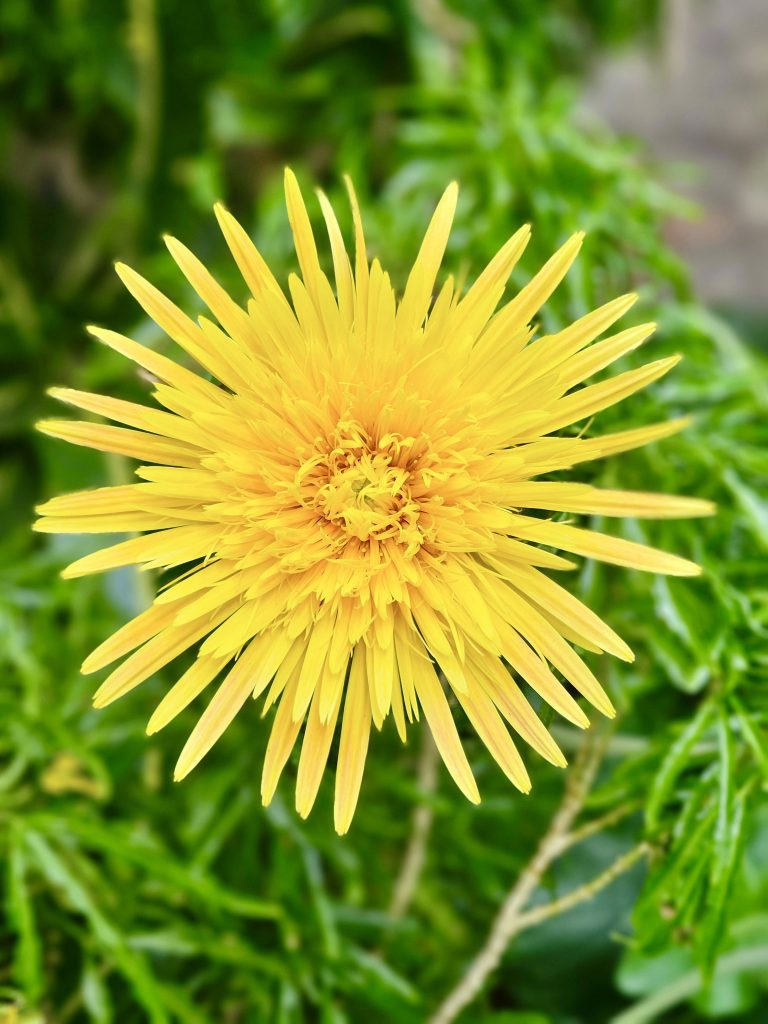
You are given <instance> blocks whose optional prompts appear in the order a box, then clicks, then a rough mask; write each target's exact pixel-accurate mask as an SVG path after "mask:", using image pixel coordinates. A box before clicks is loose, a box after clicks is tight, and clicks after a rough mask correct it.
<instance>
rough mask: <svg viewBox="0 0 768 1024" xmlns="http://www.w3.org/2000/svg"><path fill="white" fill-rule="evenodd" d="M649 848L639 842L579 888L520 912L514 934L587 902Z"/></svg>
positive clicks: (640, 857) (641, 856)
mask: <svg viewBox="0 0 768 1024" xmlns="http://www.w3.org/2000/svg"><path fill="white" fill-rule="evenodd" d="M648 850H649V847H648V844H647V843H638V844H637V846H633V847H632V849H631V850H627V852H626V853H624V854H622V855H621V857H618V858H617V859H616V860H615V861H614V862H613V864H611V865H610V867H607V868H606V869H605V871H602V872H601V873H600V874H599V875H596V876H595V878H593V879H592V880H591V881H590V882H585V883H584V885H580V886H579V887H578V888H577V889H572V890H571V892H569V893H566V894H565V896H561V897H560V898H559V899H557V900H552V902H551V903H544V904H542V906H540V907H533V908H532V909H531V910H527V911H526V912H525V913H524V914H520V916H519V917H518V918H517V922H516V926H515V931H514V935H519V934H520V932H523V931H526V929H528V928H533V927H535V926H536V925H537V924H541V923H542V921H547V920H549V918H550V917H557V916H558V914H564V913H565V912H566V911H568V910H571V909H572V908H573V907H577V906H578V905H579V904H580V903H586V902H587V900H591V899H592V898H593V897H594V896H596V895H597V894H598V893H599V892H600V891H601V890H602V889H605V888H606V887H607V886H609V885H610V884H611V882H613V881H614V879H616V878H618V877H619V875H623V874H624V872H625V871H629V869H630V868H631V867H633V866H634V865H635V864H636V863H637V862H638V861H639V860H641V859H642V858H643V857H645V856H646V854H647V853H648Z"/></svg>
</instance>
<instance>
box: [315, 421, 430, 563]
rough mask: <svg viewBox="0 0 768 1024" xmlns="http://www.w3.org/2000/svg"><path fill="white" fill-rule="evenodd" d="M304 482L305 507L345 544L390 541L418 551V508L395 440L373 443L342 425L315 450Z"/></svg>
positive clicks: (406, 465)
mask: <svg viewBox="0 0 768 1024" xmlns="http://www.w3.org/2000/svg"><path fill="white" fill-rule="evenodd" d="M318 449H319V450H318V453H317V456H316V457H315V458H314V459H313V460H311V468H309V467H308V471H307V473H306V476H305V478H304V486H303V488H302V489H303V491H304V493H305V495H307V497H309V495H308V494H307V490H308V488H309V489H311V498H310V500H309V501H307V502H306V504H311V505H312V506H314V508H315V509H316V510H317V511H318V512H319V513H320V514H321V515H322V517H323V519H324V520H325V521H326V522H328V523H330V524H332V525H333V526H335V527H336V528H337V529H338V530H339V531H340V533H341V537H342V538H343V539H344V540H345V541H346V540H348V539H351V538H355V539H356V540H358V541H362V542H366V541H371V540H376V541H384V540H387V539H393V540H395V541H396V542H398V543H401V544H404V545H405V547H406V548H407V549H408V552H407V553H408V554H414V553H415V552H416V551H417V550H418V548H419V547H420V546H421V543H422V537H421V533H420V530H419V527H418V520H419V516H420V511H421V510H420V507H419V504H418V502H417V501H416V500H415V499H414V498H413V496H412V494H411V471H410V466H409V463H408V452H407V451H406V450H405V449H404V446H403V441H402V439H401V438H400V437H399V436H396V435H389V436H387V437H386V438H382V439H381V440H380V441H379V442H378V443H376V442H374V441H373V440H372V438H371V437H370V435H369V434H368V433H367V431H366V430H365V429H364V428H363V427H362V426H361V425H360V424H358V423H356V422H354V421H352V422H342V423H340V424H339V426H338V427H337V429H336V431H335V432H334V433H333V435H332V436H331V437H329V438H328V439H327V440H326V441H324V442H323V443H322V444H319V445H318Z"/></svg>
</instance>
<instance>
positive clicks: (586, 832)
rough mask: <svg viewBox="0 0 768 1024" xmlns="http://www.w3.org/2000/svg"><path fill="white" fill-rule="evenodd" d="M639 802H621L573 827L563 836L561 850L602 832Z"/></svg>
mask: <svg viewBox="0 0 768 1024" xmlns="http://www.w3.org/2000/svg"><path fill="white" fill-rule="evenodd" d="M640 806H641V805H640V802H639V801H637V800H633V801H632V803H627V804H622V805H621V806H620V807H614V808H613V810H612V811H608V812H607V813H606V814H601V815H600V817H599V818H594V819H593V820H592V821H588V822H586V824H584V825H582V826H581V828H577V829H574V830H573V831H572V832H569V833H568V835H567V836H565V837H564V838H563V850H566V849H568V848H569V847H571V846H575V845H576V843H583V842H584V840H585V839H589V838H590V836H594V835H597V833H598V832H604V831H605V829H607V828H610V826H611V825H615V824H616V822H617V821H621V819H622V818H626V817H627V815H628V814H632V813H633V812H634V811H636V810H638V809H639V807H640Z"/></svg>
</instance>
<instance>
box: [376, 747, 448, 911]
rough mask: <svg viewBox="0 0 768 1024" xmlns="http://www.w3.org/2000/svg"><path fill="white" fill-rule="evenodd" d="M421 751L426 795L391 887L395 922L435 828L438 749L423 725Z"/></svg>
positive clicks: (421, 786) (421, 784)
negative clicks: (433, 801) (433, 825)
mask: <svg viewBox="0 0 768 1024" xmlns="http://www.w3.org/2000/svg"><path fill="white" fill-rule="evenodd" d="M421 733H422V741H421V753H420V754H419V765H418V770H417V782H418V787H419V790H420V792H421V793H422V795H423V797H425V798H426V799H422V800H421V801H420V802H419V803H418V804H417V805H416V807H414V810H413V815H412V817H411V835H410V838H409V840H408V846H407V847H406V850H405V854H404V856H403V863H402V865H401V867H400V873H399V875H398V876H397V880H396V881H395V885H394V887H393V890H392V899H391V901H390V904H389V910H388V911H387V914H388V916H389V918H390V920H391V921H392V922H395V921H399V920H400V918H401V917H402V916H403V915H404V914H405V912H406V910H407V909H408V907H409V906H410V904H411V900H412V899H413V894H414V892H415V890H416V886H417V885H418V882H419V878H420V877H421V872H422V870H423V869H424V862H425V860H426V856H427V844H428V842H429V833H430V831H431V829H432V819H433V816H434V815H433V810H432V801H431V799H430V798H431V797H432V796H433V795H434V793H435V790H436V789H437V769H438V761H439V758H438V753H437V747H436V746H435V741H434V740H433V739H432V733H431V732H430V731H429V729H427V728H426V727H424V728H422V730H421Z"/></svg>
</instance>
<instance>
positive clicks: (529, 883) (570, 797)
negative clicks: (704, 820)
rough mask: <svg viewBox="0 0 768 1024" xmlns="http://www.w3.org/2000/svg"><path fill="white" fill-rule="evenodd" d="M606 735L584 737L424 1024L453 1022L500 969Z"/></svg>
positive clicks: (580, 801)
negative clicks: (460, 972)
mask: <svg viewBox="0 0 768 1024" xmlns="http://www.w3.org/2000/svg"><path fill="white" fill-rule="evenodd" d="M608 735H609V734H608V733H607V732H604V733H602V734H598V733H595V732H589V733H587V735H586V737H585V739H584V743H583V745H582V746H581V748H580V750H579V752H578V754H577V756H576V759H575V760H574V762H573V766H572V768H571V771H570V774H569V775H568V776H567V782H566V786H565V792H564V794H563V799H562V801H561V803H560V806H559V807H558V809H557V810H556V811H555V814H554V816H553V817H552V820H551V821H550V823H549V828H548V829H547V831H546V833H545V834H544V837H543V838H542V840H541V842H540V843H539V846H538V848H537V849H536V852H535V853H534V855H533V857H532V858H531V860H530V861H529V862H528V864H527V865H526V867H525V868H523V871H522V872H521V874H520V875H519V876H518V879H517V881H516V882H515V884H514V885H513V887H512V889H511V890H510V891H509V893H508V895H507V898H506V899H505V900H504V903H503V904H502V905H501V909H500V910H499V912H498V914H497V915H496V919H495V920H494V922H493V924H492V926H491V930H490V932H489V934H488V938H487V939H486V942H485V945H484V946H483V947H482V949H481V950H480V952H479V953H478V954H477V955H476V956H475V958H474V960H472V962H471V963H470V965H469V967H468V969H467V971H466V973H465V974H464V976H463V977H462V978H461V980H460V981H459V983H458V985H456V987H455V988H454V989H453V990H452V991H451V992H450V993H449V994H448V996H447V997H446V999H445V1000H444V1001H443V1003H442V1004H441V1005H440V1006H439V1007H438V1008H437V1010H436V1011H435V1013H434V1014H433V1015H432V1017H430V1019H429V1022H428V1024H451V1021H453V1020H455V1019H456V1017H457V1016H458V1015H459V1014H460V1013H461V1011H462V1010H463V1009H464V1007H465V1006H467V1005H468V1004H469V1003H471V1002H472V1000H473V999H474V998H475V996H476V995H477V993H478V992H479V991H480V989H481V988H482V987H483V985H484V984H485V981H486V979H487V978H488V976H489V975H490V974H492V973H493V971H495V970H496V968H497V967H498V965H499V963H500V961H501V958H502V957H503V955H504V952H505V950H506V948H507V946H508V945H509V942H510V940H511V939H512V938H513V937H514V935H516V934H517V931H518V930H519V929H518V922H519V919H520V916H521V914H522V910H523V907H524V906H525V905H526V903H527V902H528V900H529V899H530V898H531V896H532V895H533V893H534V892H535V890H536V889H537V888H538V886H539V883H540V882H541V879H542V876H543V875H544V872H545V871H546V870H547V868H548V867H549V865H550V864H551V863H552V861H553V860H556V859H557V857H559V856H560V854H561V853H562V851H563V849H565V847H566V846H567V845H568V843H567V836H568V834H569V832H570V829H571V825H572V824H573V822H574V820H575V818H576V816H577V815H578V813H579V811H580V810H581V809H582V807H583V806H584V801H585V800H586V798H587V795H588V793H589V790H590V787H591V786H592V782H593V781H594V778H595V774H596V773H597V769H598V767H599V765H600V761H601V760H602V758H603V754H604V753H605V748H606V745H607V743H608Z"/></svg>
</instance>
